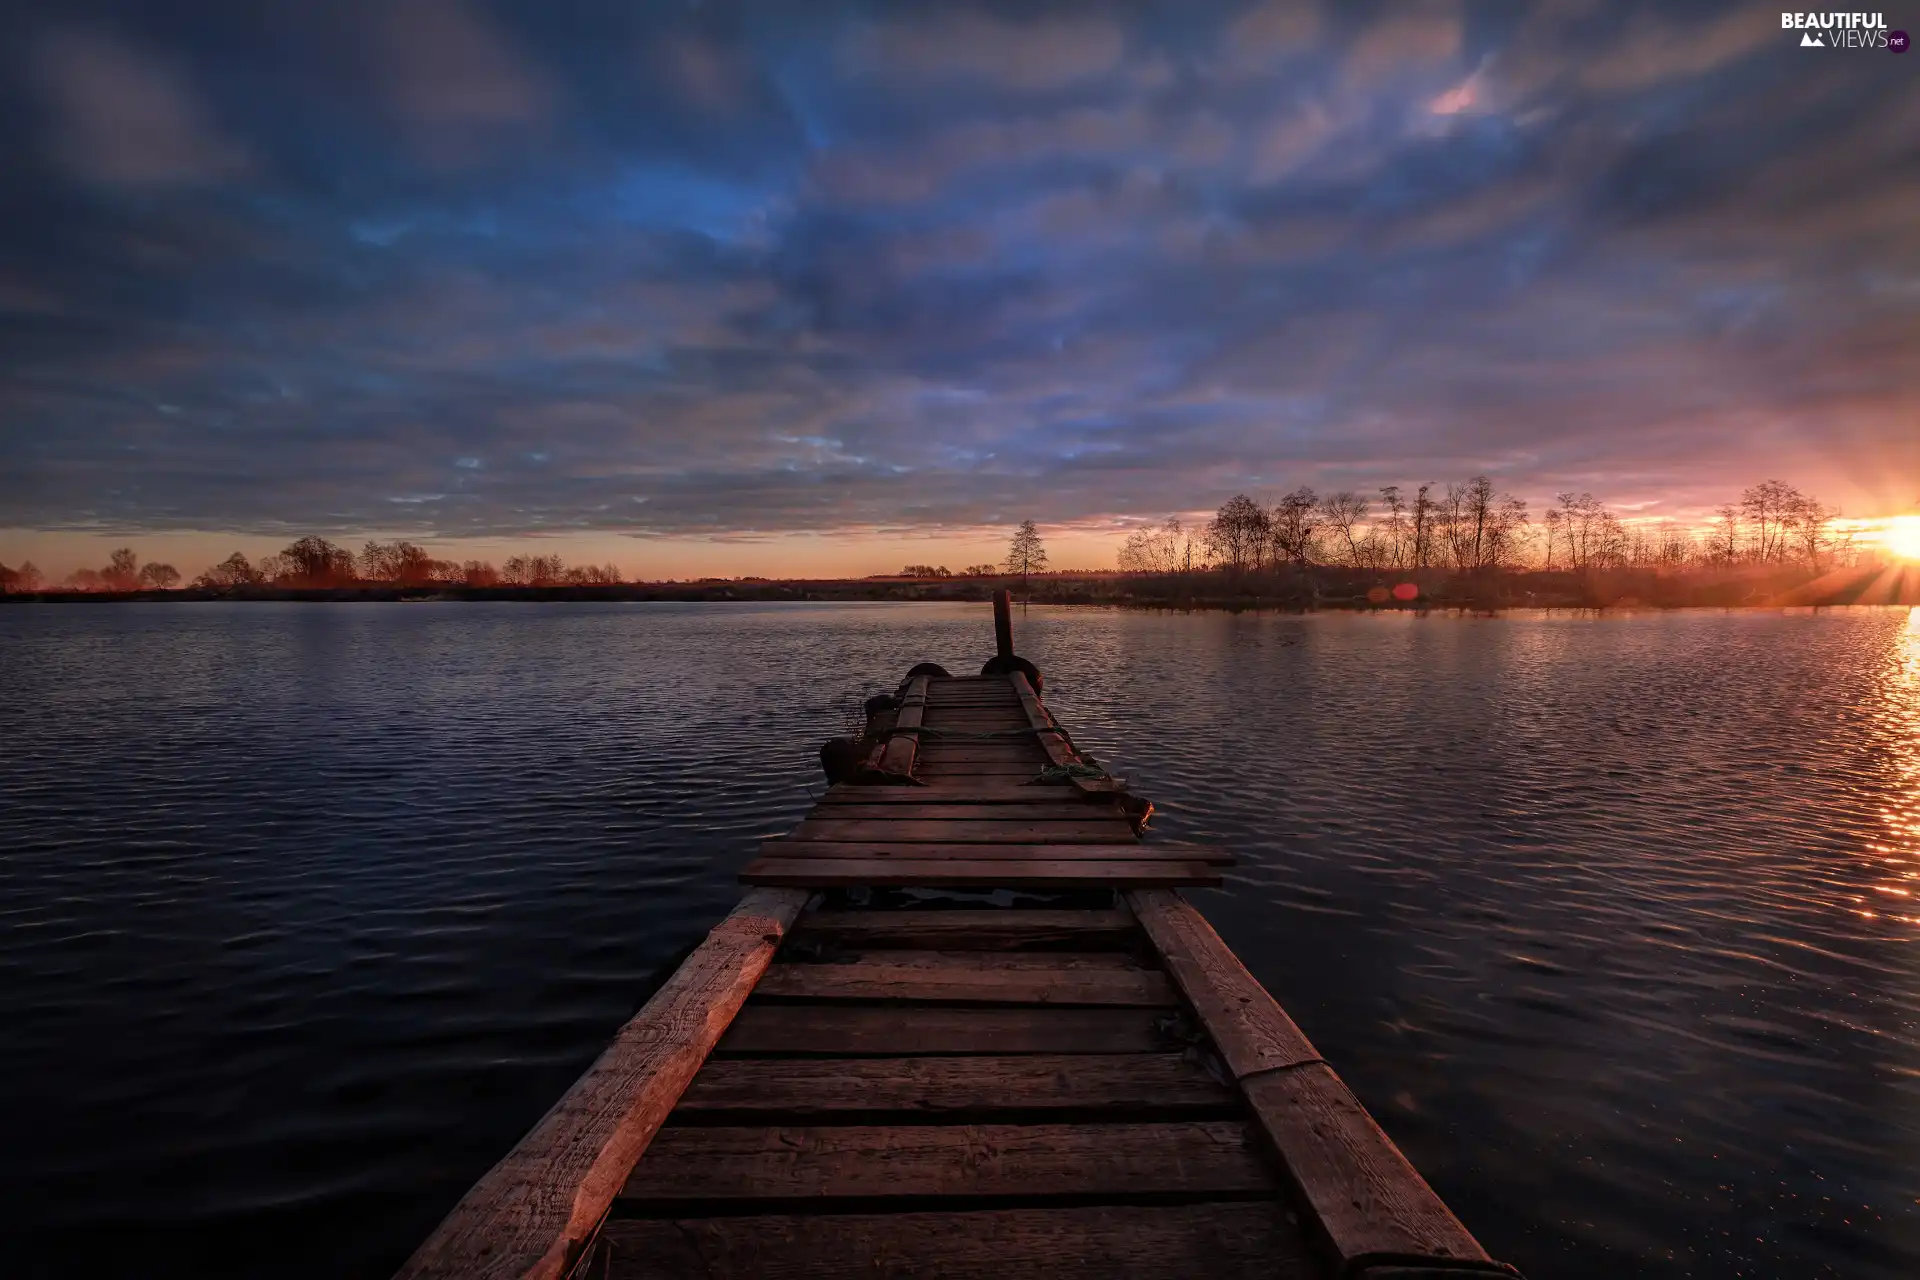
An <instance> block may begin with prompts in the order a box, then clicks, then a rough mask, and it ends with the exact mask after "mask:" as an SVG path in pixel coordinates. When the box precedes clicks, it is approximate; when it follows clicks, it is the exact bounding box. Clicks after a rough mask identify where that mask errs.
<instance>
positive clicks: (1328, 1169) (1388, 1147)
mask: <svg viewBox="0 0 1920 1280" xmlns="http://www.w3.org/2000/svg"><path fill="white" fill-rule="evenodd" d="M1240 1088H1241V1089H1242V1091H1244V1092H1245V1094H1246V1096H1247V1101H1248V1102H1249V1103H1250V1104H1251V1105H1252V1107H1253V1111H1254V1115H1255V1116H1256V1117H1257V1118H1258V1120H1259V1122H1260V1127H1261V1128H1262V1129H1263V1130H1265V1131H1266V1134H1267V1137H1268V1139H1269V1140H1270V1141H1271V1142H1272V1144H1273V1146H1274V1149H1275V1150H1276V1151H1277V1152H1278V1153H1279V1155H1280V1159H1281V1161H1282V1162H1283V1163H1284V1164H1285V1166H1286V1170H1287V1176H1288V1179H1289V1181H1290V1182H1292V1183H1293V1184H1294V1185H1295V1187H1296V1188H1297V1189H1298V1191H1299V1193H1300V1195H1301V1198H1302V1199H1303V1200H1304V1201H1305V1202H1306V1203H1307V1204H1308V1205H1309V1206H1310V1207H1311V1208H1312V1210H1313V1213H1314V1216H1315V1218H1317V1219H1318V1222H1319V1226H1320V1229H1321V1232H1322V1233H1323V1234H1324V1236H1325V1238H1326V1241H1327V1243H1328V1245H1329V1246H1330V1247H1331V1248H1332V1250H1333V1252H1334V1254H1335V1255H1336V1256H1337V1257H1338V1258H1339V1260H1340V1266H1341V1269H1342V1274H1351V1270H1352V1269H1353V1268H1355V1267H1356V1266H1358V1265H1363V1260H1365V1259H1368V1258H1375V1259H1380V1260H1383V1261H1384V1260H1386V1259H1389V1258H1390V1259H1392V1260H1394V1261H1396V1262H1400V1263H1403V1264H1405V1263H1410V1262H1413V1261H1414V1260H1416V1259H1425V1260H1430V1261H1433V1262H1443V1263H1444V1262H1466V1263H1481V1264H1491V1262H1492V1259H1491V1258H1489V1257H1488V1256H1487V1252H1486V1250H1484V1249H1482V1248H1481V1247H1480V1243H1479V1241H1477V1240H1475V1239H1474V1238H1473V1236H1472V1235H1471V1234H1470V1233H1469V1232H1468V1231H1467V1229H1466V1227H1464V1226H1462V1225H1461V1223H1460V1220H1459V1219H1458V1218H1456V1217H1454V1216H1453V1212H1452V1210H1450V1209H1448V1208H1447V1206H1446V1205H1445V1204H1444V1203H1442V1202H1441V1200H1440V1197H1439V1196H1437V1195H1435V1194H1434V1191H1433V1188H1432V1187H1430V1186H1428V1185H1427V1181H1426V1179H1425V1178H1422V1177H1421V1176H1420V1174H1419V1171H1418V1170H1416V1169H1415V1168H1414V1167H1413V1166H1412V1165H1411V1164H1409V1163H1408V1162H1407V1158H1406V1157H1405V1156H1404V1155H1402V1154H1401V1153H1400V1148H1398V1147H1396V1146H1395V1145H1394V1144H1393V1139H1392V1138H1389V1137H1388V1136H1387V1135H1386V1133H1385V1132H1383V1131H1382V1130H1381V1128H1380V1126H1379V1125H1378V1124H1375V1123H1374V1120H1373V1117H1372V1116H1370V1115H1368V1114H1367V1109H1366V1108H1365V1107H1363V1106H1361V1105H1360V1101H1359V1099H1357V1098H1355V1097H1354V1096H1353V1094H1352V1093H1351V1092H1349V1091H1348V1089H1347V1087H1346V1085H1344V1084H1342V1083H1341V1082H1340V1077H1339V1076H1337V1075H1335V1074H1334V1073H1333V1068H1331V1067H1329V1066H1327V1065H1326V1064H1325V1063H1311V1064H1309V1065H1307V1066H1302V1067H1294V1068H1290V1069H1288V1070H1284V1071H1268V1072H1264V1073H1262V1074H1260V1075H1257V1076H1251V1077H1249V1078H1247V1079H1245V1080H1242V1081H1241V1082H1240Z"/></svg>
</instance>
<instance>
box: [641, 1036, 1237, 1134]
mask: <svg viewBox="0 0 1920 1280" xmlns="http://www.w3.org/2000/svg"><path fill="white" fill-rule="evenodd" d="M1221 1108H1231V1113H1232V1114H1234V1115H1239V1114H1241V1103H1240V1093H1239V1091H1238V1090H1236V1089H1234V1088H1232V1087H1231V1086H1228V1085H1223V1084H1221V1083H1220V1082H1219V1081H1217V1080H1215V1079H1214V1078H1213V1077H1211V1076H1209V1075H1208V1074H1207V1073H1206V1072H1205V1071H1204V1070H1202V1069H1201V1067H1200V1066H1199V1064H1198V1063H1196V1062H1192V1061H1190V1060H1189V1059H1188V1058H1187V1057H1186V1056H1184V1055H1182V1054H1178V1053H1121V1054H1044V1053H1026V1054H1012V1055H1004V1056H1001V1055H989V1054H977V1055H972V1056H967V1057H952V1058H943V1057H919V1058H803V1059H788V1058H738V1059H730V1060H728V1061H717V1060H716V1061H713V1062H709V1063H708V1064H707V1065H706V1066H705V1067H703V1068H702V1069H701V1071H700V1074H699V1075H697V1076H695V1077H694V1080H693V1084H692V1085H691V1086H690V1087H689V1088H688V1089H687V1092H686V1093H685V1095H684V1096H682V1097H681V1099H680V1106H679V1108H678V1109H677V1110H676V1111H675V1112H674V1115H675V1117H676V1119H679V1118H684V1117H691V1116H705V1115H707V1113H727V1114H732V1115H735V1116H739V1115H740V1113H753V1114H755V1115H766V1116H779V1117H791V1118H792V1120H791V1121H790V1122H801V1123H804V1122H808V1121H809V1120H810V1119H812V1118H813V1117H817V1116H820V1115H829V1114H832V1115H846V1116H848V1118H849V1119H852V1118H855V1117H856V1115H857V1113H859V1112H866V1111H887V1112H910V1113H912V1114H913V1115H915V1116H941V1117H947V1118H956V1117H957V1116H964V1115H965V1113H991V1114H1001V1113H1006V1112H1014V1111H1031V1112H1035V1113H1037V1116H1036V1118H1041V1119H1044V1118H1045V1114H1046V1113H1047V1112H1048V1111H1059V1110H1063V1109H1073V1110H1076V1111H1085V1112H1093V1111H1098V1112H1102V1113H1110V1112H1129V1113H1133V1114H1135V1115H1139V1116H1146V1117H1148V1118H1153V1119H1174V1118H1176V1115H1177V1113H1180V1112H1185V1113H1187V1114H1188V1115H1191V1114H1192V1113H1193V1112H1194V1111H1197V1110H1206V1111H1214V1112H1216V1113H1217V1112H1219V1111H1220V1109H1221ZM971 1118H976V1119H977V1118H979V1115H978V1114H975V1115H974V1116H972V1117H971ZM1115 1118H1118V1117H1115ZM812 1122H815V1123H817V1120H813V1121H812ZM728 1123H733V1124H743V1123H746V1120H745V1118H744V1117H742V1118H737V1119H734V1120H731V1121H728Z"/></svg>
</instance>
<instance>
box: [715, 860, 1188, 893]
mask: <svg viewBox="0 0 1920 1280" xmlns="http://www.w3.org/2000/svg"><path fill="white" fill-rule="evenodd" d="M740 881H741V883H743V884H760V885H778V886H783V887H787V888H809V889H844V888H859V887H861V886H863V885H868V886H876V887H878V886H893V887H898V888H918V889H1080V888H1109V889H1169V888H1177V887H1180V886H1183V885H1193V886H1196V887H1204V886H1212V885H1217V884H1219V883H1220V873H1219V872H1218V871H1217V870H1215V869H1214V868H1212V867H1210V866H1208V865H1207V864H1206V863H1204V862H1174V861H1167V862H1149V861H1146V860H1138V861H1125V862H1094V861H1085V862H1081V861H1073V860H1070V859H1050V860H1048V861H1044V862H1033V861H1030V862H1021V861H1017V860H1009V861H994V860H991V859H975V860H966V859H960V858H937V859H936V858H805V857H794V858H789V857H779V858H767V857H762V858H756V859H754V860H753V861H752V862H750V863H748V864H747V869H746V870H745V871H743V872H741V873H740Z"/></svg>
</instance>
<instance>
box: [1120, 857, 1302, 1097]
mask: <svg viewBox="0 0 1920 1280" xmlns="http://www.w3.org/2000/svg"><path fill="white" fill-rule="evenodd" d="M1127 905H1128V906H1129V907H1131V908H1132V909H1133V914H1134V915H1135V917H1136V918H1138V919H1139V921H1140V927H1141V928H1143V929H1145V930H1146V931H1147V937H1148V938H1149V939H1150V940H1151V941H1152V942H1153V946H1154V949H1155V950H1156V951H1158V952H1159V953H1160V958H1161V962H1162V963H1164V964H1165V965H1166V966H1167V972H1168V973H1169V974H1171V975H1172V976H1173V980H1174V982H1175V983H1176V984H1178V986H1179V987H1180V991H1181V994H1183V995H1185V996H1186V997H1187V1003H1189V1004H1191V1005H1192V1006H1193V1011H1194V1013H1195V1014H1197V1015H1198V1016H1199V1018H1200V1023H1201V1025H1202V1026H1204V1027H1206V1029H1207V1034H1208V1035H1210V1036H1212V1037H1213V1042H1214V1044H1215V1045H1216V1046H1217V1047H1218V1048H1219V1050H1220V1056H1221V1058H1222V1059H1223V1060H1225V1062H1226V1064H1227V1069H1228V1070H1229V1071H1231V1072H1233V1074H1234V1077H1235V1078H1236V1079H1238V1078H1241V1077H1245V1076H1250V1075H1253V1074H1255V1073H1257V1072H1261V1071H1271V1070H1273V1069H1274V1068H1276V1067H1293V1066H1299V1065H1300V1064H1302V1063H1307V1062H1318V1061H1320V1053H1319V1051H1318V1050H1317V1049H1315V1048H1314V1047H1313V1045H1312V1044H1311V1043H1310V1042H1309V1041H1308V1040H1307V1037H1306V1035H1305V1033H1303V1032H1302V1031H1301V1030H1300V1028H1299V1027H1297V1026H1295V1025H1294V1022H1293V1019H1292V1018H1289V1017H1288V1016H1287V1013H1286V1010H1284V1009H1282V1008H1281V1007H1280V1005H1279V1002H1278V1001H1276V1000H1275V999H1274V998H1273V997H1272V996H1271V995H1269V994H1268V992H1267V989H1266V988H1265V987H1263V986H1261V985H1260V983H1259V981H1258V980H1257V979H1255V978H1254V976H1253V975H1252V974H1251V973H1248V972H1247V966H1245V965H1244V964H1242V963H1240V957H1239V956H1236V955H1235V954H1233V952H1232V951H1231V950H1230V949H1229V948H1228V947H1227V944H1226V943H1224V942H1222V941H1221V940H1220V935H1219V934H1217V933H1215V932H1214V931H1213V926H1212V925H1210V924H1208V923H1207V920H1206V917H1205V916H1203V915H1201V914H1200V913H1199V912H1198V911H1196V910H1195V909H1194V908H1193V906H1192V904H1190V903H1189V902H1188V901H1187V900H1186V899H1185V898H1182V897H1181V896H1180V895H1179V894H1178V893H1174V892H1171V891H1169V890H1153V889H1145V890H1140V891H1139V892H1135V893H1130V894H1128V895H1127Z"/></svg>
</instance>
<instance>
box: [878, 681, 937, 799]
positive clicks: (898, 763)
mask: <svg viewBox="0 0 1920 1280" xmlns="http://www.w3.org/2000/svg"><path fill="white" fill-rule="evenodd" d="M926 707H927V677H925V676H915V677H914V678H913V679H912V680H910V681H908V682H907V692H906V694H905V695H904V696H903V697H902V698H901V699H900V710H899V711H898V712H897V713H896V714H895V716H894V720H893V727H894V730H895V732H894V735H893V736H892V737H890V738H888V739H887V744H886V746H885V748H884V749H883V750H882V751H881V753H880V771H881V772H882V773H891V774H897V775H898V776H900V777H903V778H904V777H906V776H908V775H909V774H911V773H912V772H913V755H914V752H915V750H917V749H918V746H919V743H918V741H917V735H915V734H912V733H902V732H900V730H903V729H917V728H919V727H920V720H921V716H922V714H923V713H924V712H925V711H926Z"/></svg>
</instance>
